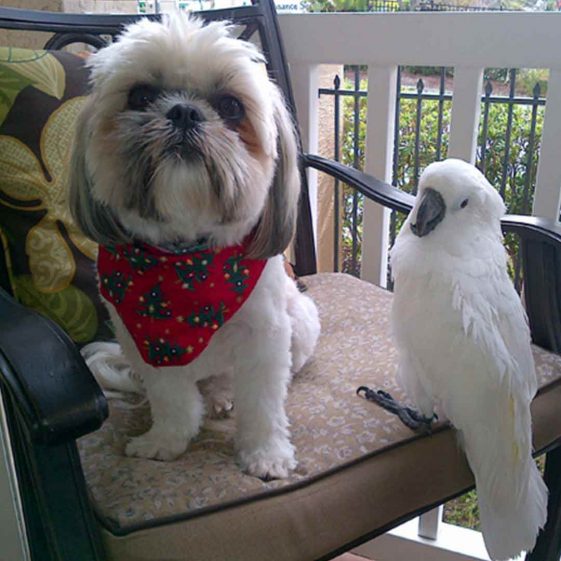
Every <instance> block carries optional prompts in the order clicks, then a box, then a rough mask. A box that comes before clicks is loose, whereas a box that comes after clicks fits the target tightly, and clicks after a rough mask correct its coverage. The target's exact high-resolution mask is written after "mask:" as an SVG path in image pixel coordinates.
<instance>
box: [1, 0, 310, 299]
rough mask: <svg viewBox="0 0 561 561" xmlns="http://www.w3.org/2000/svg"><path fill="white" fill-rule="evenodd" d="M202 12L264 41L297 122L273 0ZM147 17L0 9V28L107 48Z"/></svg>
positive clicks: (299, 268) (55, 42) (302, 252)
mask: <svg viewBox="0 0 561 561" xmlns="http://www.w3.org/2000/svg"><path fill="white" fill-rule="evenodd" d="M197 15H198V16H199V17H202V18H203V19H205V20H207V21H212V20H228V21H230V22H232V23H233V24H234V25H235V26H236V27H237V28H238V29H239V37H240V39H243V40H251V41H254V42H256V43H257V44H258V45H259V47H260V48H261V50H262V52H263V54H264V55H265V58H266V61H267V70H268V73H269V76H270V77H271V79H272V80H273V81H275V82H276V83H277V85H278V86H279V88H280V89H281V90H282V92H283V95H284V97H285V100H286V103H287V105H288V107H289V109H290V111H291V113H292V115H293V119H294V122H295V123H297V118H296V106H295V102H294V96H293V93H292V87H291V82H290V77H289V74H288V66H287V63H286V59H285V55H284V49H283V45H282V40H281V36H280V31H279V25H278V20H277V16H276V11H275V6H274V2H273V0H252V5H250V6H239V7H234V8H228V9H221V10H208V11H201V12H197ZM142 17H148V18H150V19H158V18H159V17H161V16H160V15H157V14H150V15H93V14H87V15H83V14H65V13H53V12H38V11H30V10H19V9H14V8H0V28H1V29H14V30H24V31H30V32H50V33H53V35H52V36H51V37H50V38H49V39H48V40H47V41H46V43H45V45H44V48H45V49H50V50H58V49H62V48H64V47H66V46H68V45H70V44H73V43H85V44H88V45H91V46H93V47H95V48H101V47H103V46H104V45H106V44H107V43H108V42H109V41H111V40H112V39H113V38H114V37H115V36H116V35H118V34H119V33H120V32H121V31H122V29H123V27H124V26H126V25H127V24H129V23H132V22H133V21H136V20H138V19H140V18H142ZM296 128H297V129H298V127H296ZM300 145H301V144H300ZM301 169H302V171H301V177H302V195H301V198H300V205H299V212H298V227H297V232H296V238H295V244H294V259H295V267H296V272H297V273H298V274H300V275H303V274H310V273H314V272H315V271H316V256H315V246H314V241H313V227H312V217H311V210H310V203H309V196H308V185H307V179H306V175H305V173H304V170H303V167H301ZM0 286H2V287H3V288H5V289H7V290H8V291H9V286H10V283H9V277H8V273H7V267H6V261H5V259H4V255H3V251H2V246H1V244H0Z"/></svg>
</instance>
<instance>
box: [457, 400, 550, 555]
mask: <svg viewBox="0 0 561 561" xmlns="http://www.w3.org/2000/svg"><path fill="white" fill-rule="evenodd" d="M508 399H509V404H508V405H507V406H508V407H512V409H511V413H512V414H511V415H506V414H505V415H504V416H501V417H500V419H499V420H497V421H496V425H495V426H494V427H493V429H489V428H487V429H486V430H485V429H483V430H482V428H481V426H479V427H477V429H475V430H474V429H471V430H467V431H462V434H461V436H462V441H463V446H464V448H465V451H466V455H467V458H468V461H469V464H470V467H471V469H472V471H473V473H474V475H475V483H476V488H477V496H478V501H479V511H480V519H481V529H482V532H483V539H484V541H485V546H486V548H487V551H488V552H489V556H490V557H491V559H493V560H494V561H502V560H505V559H510V558H512V557H516V556H517V555H518V554H519V553H520V552H521V551H531V550H532V549H533V547H534V545H535V543H536V537H537V535H538V532H539V530H540V528H543V526H544V525H545V521H546V518H547V487H546V485H545V483H544V481H543V479H542V477H541V474H540V472H539V470H538V468H537V466H536V464H535V462H534V460H533V459H532V455H531V434H532V433H531V417H530V409H529V405H528V404H527V403H518V404H515V403H514V401H513V400H512V398H511V397H510V396H509V397H508Z"/></svg>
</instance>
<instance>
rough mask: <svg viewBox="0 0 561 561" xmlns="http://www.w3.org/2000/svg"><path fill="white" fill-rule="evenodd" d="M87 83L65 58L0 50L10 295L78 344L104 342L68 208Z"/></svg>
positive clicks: (91, 254)
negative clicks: (77, 127) (71, 164)
mask: <svg viewBox="0 0 561 561" xmlns="http://www.w3.org/2000/svg"><path fill="white" fill-rule="evenodd" d="M87 80H88V72H87V69H86V68H85V66H84V64H83V60H82V59H81V58H80V57H77V56H75V55H72V54H70V53H66V52H61V51H33V50H28V49H15V48H6V47H0V235H1V237H2V242H3V244H4V249H5V253H6V255H7V261H8V262H7V266H8V271H9V276H10V282H11V284H12V290H13V292H14V294H15V296H16V298H17V299H18V300H19V301H20V302H22V303H23V304H25V305H26V306H29V307H31V308H34V309H35V310H37V311H39V312H41V313H43V314H45V315H47V316H49V317H51V318H52V319H54V320H55V321H56V322H57V323H58V324H59V325H61V326H62V327H63V328H64V329H65V330H66V331H67V333H68V334H69V335H70V336H71V337H72V339H73V340H74V341H76V342H77V343H80V344H84V343H87V342H89V341H92V340H94V339H100V338H101V339H106V338H108V337H110V330H109V325H108V321H107V315H106V312H105V309H104V308H103V305H102V304H101V302H100V300H99V297H98V294H97V288H96V279H95V269H94V262H95V258H96V254H97V246H96V244H95V243H94V242H92V241H91V240H89V239H88V238H86V237H85V236H84V235H83V234H82V233H81V232H80V231H79V230H78V229H77V228H76V226H75V224H74V223H73V221H72V218H71V216H70V213H69V210H68V204H67V198H68V197H67V196H68V171H69V161H70V154H71V147H72V142H73V139H74V131H75V123H76V117H77V115H78V113H79V111H80V108H81V107H82V104H83V103H84V95H85V92H86V90H87Z"/></svg>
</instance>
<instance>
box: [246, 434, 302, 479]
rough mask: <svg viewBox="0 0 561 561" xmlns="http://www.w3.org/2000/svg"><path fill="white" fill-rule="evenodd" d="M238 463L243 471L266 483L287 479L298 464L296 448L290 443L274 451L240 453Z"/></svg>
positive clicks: (263, 450)
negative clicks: (272, 480)
mask: <svg viewBox="0 0 561 561" xmlns="http://www.w3.org/2000/svg"><path fill="white" fill-rule="evenodd" d="M238 461H239V463H240V465H241V467H242V469H243V471H245V472H246V473H247V474H249V475H254V476H255V477H259V479H263V480H264V481H270V480H271V479H286V478H287V477H288V476H289V474H290V472H291V471H292V470H293V469H294V468H295V467H296V464H297V462H296V458H295V457H294V446H292V444H290V442H287V443H285V444H284V445H283V446H279V447H277V448H276V449H275V450H274V451H271V450H269V449H265V448H262V449H257V450H253V451H251V452H245V451H240V452H239V454H238Z"/></svg>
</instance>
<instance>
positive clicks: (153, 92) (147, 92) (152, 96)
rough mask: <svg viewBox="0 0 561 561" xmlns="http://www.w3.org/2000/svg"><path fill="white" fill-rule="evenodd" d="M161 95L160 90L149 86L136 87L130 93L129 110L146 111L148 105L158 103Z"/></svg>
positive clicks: (140, 85)
mask: <svg viewBox="0 0 561 561" xmlns="http://www.w3.org/2000/svg"><path fill="white" fill-rule="evenodd" d="M159 95H160V90H159V89H158V88H156V87H154V86H150V85H148V84H139V85H138V86H134V87H133V88H132V89H131V90H130V91H129V97H128V100H127V102H128V106H129V109H133V110H135V111H142V110H143V109H146V107H148V105H150V104H151V103H153V102H154V101H156V98H157V97H158V96H159Z"/></svg>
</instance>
